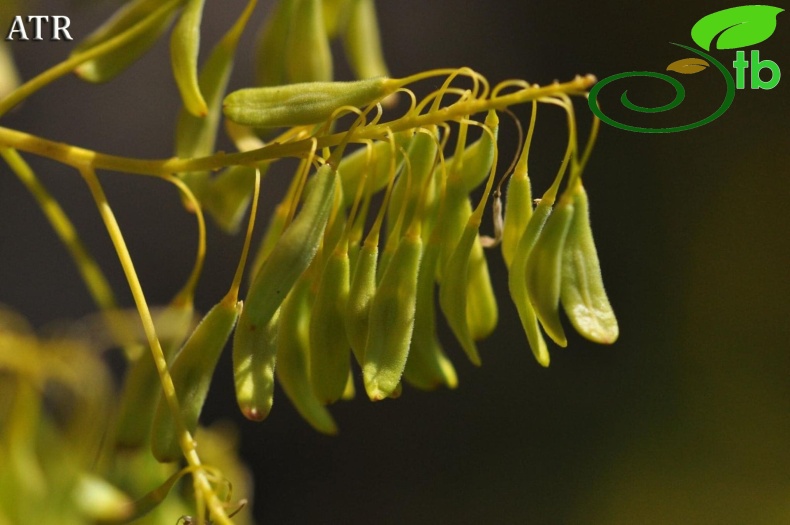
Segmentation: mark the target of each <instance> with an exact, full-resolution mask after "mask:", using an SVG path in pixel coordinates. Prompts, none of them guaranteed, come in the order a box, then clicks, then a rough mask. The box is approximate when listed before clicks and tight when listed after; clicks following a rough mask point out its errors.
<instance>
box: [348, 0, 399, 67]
mask: <svg viewBox="0 0 790 525" xmlns="http://www.w3.org/2000/svg"><path fill="white" fill-rule="evenodd" d="M343 44H344V45H345V50H346V57H348V62H349V64H350V65H351V69H352V70H353V71H354V75H356V77H357V78H372V77H386V76H388V75H389V72H388V70H387V64H386V62H385V61H384V53H383V52H382V51H381V35H380V34H379V23H378V20H377V18H376V5H375V3H374V2H373V0H351V1H350V5H348V20H347V22H346V26H345V30H344V32H343Z"/></svg>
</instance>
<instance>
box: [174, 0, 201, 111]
mask: <svg viewBox="0 0 790 525" xmlns="http://www.w3.org/2000/svg"><path fill="white" fill-rule="evenodd" d="M204 4H205V0H187V3H186V6H185V7H184V10H183V11H182V12H181V17H180V18H179V19H178V22H177V23H176V26H175V27H174V28H173V32H172V33H171V35H170V61H171V64H172V67H173V77H174V78H175V80H176V86H178V90H179V92H180V93H181V99H182V100H183V101H184V107H185V108H186V110H187V111H188V112H189V113H190V114H192V115H194V116H195V117H204V116H206V114H207V113H208V106H207V105H206V101H205V100H204V99H203V94H202V93H201V92H200V86H198V72H197V71H198V67H197V62H198V52H199V50H200V21H201V19H202V18H203V5H204Z"/></svg>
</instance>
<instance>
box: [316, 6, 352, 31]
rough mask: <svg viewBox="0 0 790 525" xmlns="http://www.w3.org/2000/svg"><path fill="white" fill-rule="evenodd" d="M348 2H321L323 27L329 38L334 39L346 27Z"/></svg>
mask: <svg viewBox="0 0 790 525" xmlns="http://www.w3.org/2000/svg"><path fill="white" fill-rule="evenodd" d="M349 2H350V0H323V1H322V2H321V7H322V8H323V9H324V27H325V28H326V34H327V36H328V37H329V38H335V37H336V36H337V34H338V33H339V32H340V31H341V30H342V29H343V28H344V27H345V26H346V23H347V19H348V4H349Z"/></svg>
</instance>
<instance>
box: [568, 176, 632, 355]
mask: <svg viewBox="0 0 790 525" xmlns="http://www.w3.org/2000/svg"><path fill="white" fill-rule="evenodd" d="M573 205H574V207H575V208H576V209H575V211H574V213H573V222H571V225H570V229H569V231H568V238H567V239H566V241H565V248H564V249H563V252H562V284H561V287H560V301H561V302H562V306H563V308H564V309H565V313H566V314H568V318H569V319H570V321H571V324H573V326H574V328H576V331H577V332H579V333H580V334H581V335H583V336H584V337H586V338H587V339H589V340H591V341H594V342H596V343H602V344H611V343H614V342H615V341H616V340H617V336H618V335H619V333H620V330H619V327H618V325H617V318H616V317H615V315H614V311H613V310H612V306H611V304H609V298H608V297H607V296H606V290H604V286H603V279H602V278H601V266H600V263H599V262H598V252H597V250H596V249H595V242H594V240H593V236H592V229H591V228H590V214H589V205H588V202H587V192H586V191H585V190H584V187H583V186H581V185H579V186H578V188H577V190H576V191H575V192H574V194H573Z"/></svg>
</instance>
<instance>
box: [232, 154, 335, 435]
mask: <svg viewBox="0 0 790 525" xmlns="http://www.w3.org/2000/svg"><path fill="white" fill-rule="evenodd" d="M336 182H337V173H336V172H335V170H334V169H332V167H331V166H330V165H328V164H325V165H324V166H322V167H321V168H319V170H318V172H317V173H316V174H315V176H314V177H313V179H312V180H311V181H310V182H309V183H308V185H307V188H306V190H305V191H306V196H305V202H304V204H303V206H302V209H301V210H300V211H299V213H298V214H297V216H296V217H295V218H294V220H293V222H292V223H291V224H290V225H289V226H288V227H287V228H286V229H285V231H284V232H283V234H282V236H280V238H279V240H278V241H277V243H276V244H275V245H274V247H273V248H272V251H271V253H270V254H269V256H268V257H267V258H266V259H265V260H264V262H263V264H262V265H261V267H260V269H258V271H257V272H256V274H255V277H254V279H253V281H252V284H251V285H250V291H249V293H248V294H247V300H246V304H245V307H244V310H243V311H242V313H241V316H240V317H239V325H238V328H237V329H236V334H235V336H234V338H233V352H234V356H238V358H239V361H238V362H240V363H241V362H242V361H246V360H251V359H252V356H255V361H256V364H255V367H254V369H251V370H250V371H249V373H255V374H256V375H255V376H254V379H255V380H256V382H255V383H252V384H254V386H255V391H254V392H253V393H254V394H256V396H255V399H260V398H259V397H257V392H258V391H261V392H265V393H266V395H267V396H269V392H271V391H272V389H273V388H274V367H275V362H276V352H275V347H274V345H273V344H271V342H270V341H271V339H272V337H271V333H272V332H274V331H275V328H274V327H272V326H271V324H272V321H273V317H274V315H275V312H277V310H278V309H279V308H280V305H281V304H282V301H283V300H284V299H285V297H286V296H287V295H288V292H289V291H290V290H291V288H292V287H293V285H294V283H295V282H296V280H297V279H298V278H299V276H300V275H302V273H303V272H304V271H305V270H306V269H307V267H308V266H309V265H310V263H311V262H312V260H313V258H314V257H315V254H316V252H317V251H318V246H319V244H320V243H321V237H322V234H323V232H324V228H325V227H326V223H327V220H328V219H329V211H330V208H331V205H332V199H333V196H334V188H335V184H336ZM262 347H265V348H269V349H271V351H270V352H268V353H264V352H263V351H261V348H262ZM260 370H263V371H264V372H262V373H261V372H260ZM264 381H269V382H270V383H268V384H263V383H264ZM245 384H246V383H245ZM245 392H247V391H246V390H245ZM238 396H239V385H238V382H237V397H238ZM269 399H271V398H270V397H269ZM248 400H249V396H247V395H246V394H245V395H244V396H242V397H241V398H238V401H239V405H240V406H241V408H242V411H243V412H244V414H245V416H247V417H248V418H250V419H255V420H261V419H264V418H265V417H266V416H267V415H268V413H269V409H270V408H271V404H268V405H267V404H261V405H260V406H258V405H256V406H254V407H252V408H250V409H249V410H245V408H249V407H248V406H246V405H244V403H246V402H247V401H248Z"/></svg>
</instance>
